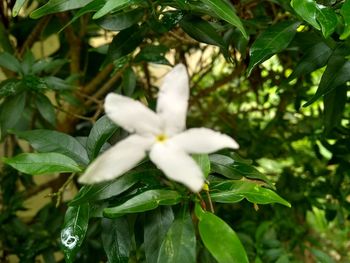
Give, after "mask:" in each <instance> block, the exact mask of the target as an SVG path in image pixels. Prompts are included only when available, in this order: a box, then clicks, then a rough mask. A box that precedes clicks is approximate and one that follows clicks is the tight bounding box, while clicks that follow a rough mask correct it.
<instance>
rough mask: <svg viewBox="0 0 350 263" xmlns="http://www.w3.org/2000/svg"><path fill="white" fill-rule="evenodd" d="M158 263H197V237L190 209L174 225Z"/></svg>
mask: <svg viewBox="0 0 350 263" xmlns="http://www.w3.org/2000/svg"><path fill="white" fill-rule="evenodd" d="M157 262H158V263H178V262H186V263H195V262H196V236H195V231H194V227H193V222H192V218H191V215H190V213H189V210H188V207H187V206H184V207H183V209H182V211H181V212H180V215H179V216H178V217H177V218H176V219H175V221H174V222H173V223H172V225H171V227H170V229H169V230H168V232H167V233H166V236H165V239H164V241H163V243H162V245H161V247H160V251H159V256H158V260H157Z"/></svg>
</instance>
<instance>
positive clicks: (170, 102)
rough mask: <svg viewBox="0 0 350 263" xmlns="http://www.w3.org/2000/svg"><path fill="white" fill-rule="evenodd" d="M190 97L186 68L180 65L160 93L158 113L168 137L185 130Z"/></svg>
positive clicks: (165, 79)
mask: <svg viewBox="0 0 350 263" xmlns="http://www.w3.org/2000/svg"><path fill="white" fill-rule="evenodd" d="M188 97H189V86H188V75H187V71H186V67H185V66H184V65H183V64H178V65H176V66H175V67H174V68H173V69H172V70H171V71H170V72H169V73H168V74H167V75H166V76H165V78H164V81H163V85H162V86H161V87H160V90H159V93H158V101H157V113H158V115H159V116H160V117H161V118H162V120H163V123H164V125H165V132H166V133H167V134H168V135H173V134H176V133H179V132H181V131H183V130H184V129H185V127H186V114H187V105H188Z"/></svg>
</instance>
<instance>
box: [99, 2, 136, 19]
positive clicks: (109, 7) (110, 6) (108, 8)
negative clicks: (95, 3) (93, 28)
mask: <svg viewBox="0 0 350 263" xmlns="http://www.w3.org/2000/svg"><path fill="white" fill-rule="evenodd" d="M138 2H139V1H138V0H119V1H115V0H107V2H106V4H105V5H104V6H103V7H102V8H101V9H100V10H98V11H97V12H96V13H95V14H94V15H93V17H92V18H93V19H97V18H100V17H103V16H104V15H106V14H108V13H110V12H112V11H113V12H117V11H119V10H122V9H123V8H125V7H127V6H131V5H134V4H137V3H138Z"/></svg>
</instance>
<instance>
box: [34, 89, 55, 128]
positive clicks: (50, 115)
mask: <svg viewBox="0 0 350 263" xmlns="http://www.w3.org/2000/svg"><path fill="white" fill-rule="evenodd" d="M35 105H36V107H37V109H38V111H39V112H40V115H41V116H42V117H43V118H44V119H45V120H46V121H47V122H49V123H50V124H51V125H52V126H55V124H56V113H55V109H54V107H53V105H52V104H51V101H50V100H49V99H48V98H47V97H46V96H45V95H43V94H41V93H38V94H36V97H35Z"/></svg>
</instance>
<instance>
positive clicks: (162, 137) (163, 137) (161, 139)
mask: <svg viewBox="0 0 350 263" xmlns="http://www.w3.org/2000/svg"><path fill="white" fill-rule="evenodd" d="M167 139H168V136H166V135H165V134H159V135H157V136H156V141H157V142H165V141H166V140H167Z"/></svg>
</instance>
